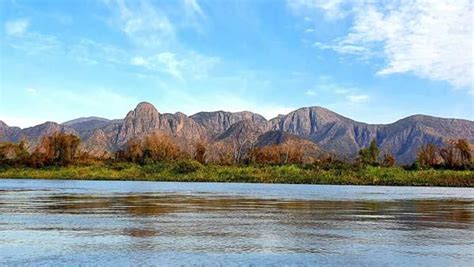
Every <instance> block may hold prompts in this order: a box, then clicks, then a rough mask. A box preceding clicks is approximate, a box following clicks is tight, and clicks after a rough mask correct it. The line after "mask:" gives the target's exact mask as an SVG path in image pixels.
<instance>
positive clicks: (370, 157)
mask: <svg viewBox="0 0 474 267" xmlns="http://www.w3.org/2000/svg"><path fill="white" fill-rule="evenodd" d="M379 153H380V150H379V148H378V146H377V142H376V141H375V139H373V140H372V141H371V142H370V145H369V147H367V148H363V149H361V150H360V151H359V158H358V159H359V161H360V162H361V163H362V164H366V165H372V166H375V165H377V159H378V157H379Z"/></svg>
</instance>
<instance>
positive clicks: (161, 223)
mask: <svg viewBox="0 0 474 267" xmlns="http://www.w3.org/2000/svg"><path fill="white" fill-rule="evenodd" d="M79 264H82V265H108V266H123V265H156V266H182V265H185V266H186V265H198V266H264V265H271V266H280V265H284V266H314V265H319V266H320V265H329V266H334V265H337V266H341V265H350V266H355V265H358V266H360V265H365V266H367V265H369V266H381V265H393V266H413V265H421V266H450V265H456V266H474V189H471V188H441V187H382V186H379V187H375V186H373V187H370V186H330V185H282V184H238V183H234V184H231V183H228V184H225V183H173V182H138V181H133V182H132V181H130V182H128V181H74V180H27V179H26V180H14V179H2V180H0V265H79Z"/></svg>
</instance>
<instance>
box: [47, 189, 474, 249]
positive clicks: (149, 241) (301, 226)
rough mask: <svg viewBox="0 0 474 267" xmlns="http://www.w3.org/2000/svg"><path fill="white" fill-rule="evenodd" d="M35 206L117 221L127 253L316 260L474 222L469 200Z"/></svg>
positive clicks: (127, 201)
mask: <svg viewBox="0 0 474 267" xmlns="http://www.w3.org/2000/svg"><path fill="white" fill-rule="evenodd" d="M39 203H44V205H43V206H41V207H40V209H42V210H43V211H44V210H46V211H47V212H50V213H66V214H68V213H70V214H78V215H81V214H94V215H104V217H105V216H107V217H108V218H110V217H109V216H113V217H115V216H116V217H117V218H118V219H120V220H121V221H120V223H118V224H114V222H113V221H112V225H110V226H109V227H107V229H108V230H107V231H110V233H114V234H119V235H124V236H128V237H130V241H129V242H127V246H128V247H129V249H130V250H146V249H159V248H162V247H164V248H168V249H170V248H173V246H180V247H187V248H189V247H192V248H193V250H194V251H196V250H199V251H220V250H225V251H234V252H237V251H242V250H244V251H247V250H248V251H251V250H271V251H279V250H281V251H289V250H291V251H300V252H301V251H304V252H310V253H319V252H321V250H324V249H326V250H337V249H341V248H342V249H344V246H347V245H348V244H350V243H354V242H362V243H363V242H391V243H397V244H403V243H407V242H418V241H419V240H425V239H426V237H429V238H434V239H437V240H442V239H443V238H446V236H447V234H446V231H443V229H453V230H456V229H461V230H463V229H470V228H472V227H473V226H472V225H473V221H474V214H473V205H474V201H463V200H401V201H348V200H337V201H334V200H282V199H259V198H248V197H238V196H237V197H229V196H216V195H199V194H196V195H180V194H167V195H159V194H150V193H143V194H134V195H121V194H117V195H105V196H104V195H98V196H97V195H96V196H91V195H67V196H58V195H56V196H51V197H48V198H45V199H41V201H39ZM84 216H88V215H84ZM375 233H376V235H374V234H375ZM433 233H437V234H433ZM458 233H460V232H458ZM380 235H382V236H380ZM170 240H179V244H177V243H176V242H177V241H176V242H170ZM230 240H233V241H232V242H230ZM234 241H235V242H234ZM216 244H217V245H216ZM222 244H224V245H225V247H222ZM323 252H324V251H323Z"/></svg>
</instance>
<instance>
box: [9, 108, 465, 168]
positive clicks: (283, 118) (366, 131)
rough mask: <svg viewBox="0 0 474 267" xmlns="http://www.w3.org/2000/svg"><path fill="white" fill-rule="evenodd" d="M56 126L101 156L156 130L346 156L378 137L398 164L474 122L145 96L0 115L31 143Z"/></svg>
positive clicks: (177, 136)
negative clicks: (37, 118)
mask: <svg viewBox="0 0 474 267" xmlns="http://www.w3.org/2000/svg"><path fill="white" fill-rule="evenodd" d="M55 132H63V133H71V134H76V135H78V136H80V137H81V139H82V140H83V145H82V148H83V149H84V150H85V151H88V152H89V153H91V154H93V155H97V156H101V155H104V153H105V154H108V155H110V154H111V153H113V152H114V151H116V150H119V149H121V148H123V147H124V146H125V145H126V143H127V142H128V140H130V139H132V138H143V137H144V136H146V135H148V134H150V133H153V132H159V133H164V134H167V135H170V136H172V137H173V140H177V142H180V144H181V145H183V146H190V145H192V144H193V143H195V142H198V141H206V142H209V143H211V145H212V144H216V145H215V146H214V147H220V148H224V147H226V146H229V145H233V146H235V145H239V146H242V148H243V149H249V148H250V147H260V146H266V145H272V144H290V145H294V146H296V145H301V144H302V145H303V146H305V147H309V148H311V150H314V151H321V153H330V154H334V155H337V156H339V157H344V158H347V159H354V158H355V157H356V156H357V153H358V151H359V150H360V149H362V148H364V147H367V146H368V145H369V143H370V141H371V140H372V139H375V140H376V141H377V144H378V145H379V147H380V148H381V150H382V151H383V152H391V153H393V154H394V156H395V158H396V160H397V162H398V163H400V164H405V163H411V162H412V161H413V160H414V159H415V158H416V152H417V150H418V149H419V147H420V146H421V145H423V144H427V143H434V144H436V145H442V144H444V143H445V142H446V141H447V140H449V139H457V138H464V139H467V140H469V141H470V142H471V143H474V122H473V121H469V120H461V119H445V118H437V117H431V116H425V115H414V116H410V117H407V118H404V119H401V120H399V121H396V122H394V123H391V124H366V123H362V122H357V121H354V120H351V119H349V118H346V117H344V116H341V115H339V114H337V113H335V112H332V111H330V110H328V109H325V108H322V107H304V108H300V109H297V110H295V111H292V112H290V113H288V114H286V115H279V116H278V117H276V118H273V119H271V120H269V121H267V120H266V119H265V118H264V117H263V116H261V115H259V114H255V113H252V112H248V111H243V112H235V113H232V112H225V111H215V112H199V113H196V114H194V115H192V116H187V115H185V114H183V113H180V112H178V113H175V114H169V113H164V114H161V113H160V112H159V111H158V110H157V109H156V108H155V107H154V106H153V105H152V104H150V103H147V102H142V103H139V104H138V105H137V107H136V108H135V109H134V110H132V111H130V112H129V113H128V114H127V115H126V116H125V118H124V119H123V120H108V119H103V118H98V117H87V118H79V119H76V120H72V121H68V122H65V123H63V124H57V123H54V122H47V123H44V124H41V125H37V126H34V127H30V128H26V129H20V128H18V127H9V126H8V125H6V124H5V123H4V122H2V121H0V141H11V142H19V141H20V140H21V139H26V140H28V142H29V144H30V147H33V146H34V145H36V144H37V143H38V141H39V140H40V138H41V137H42V136H44V135H49V134H52V133H55ZM313 148H314V149H313Z"/></svg>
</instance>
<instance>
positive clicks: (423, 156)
mask: <svg viewBox="0 0 474 267" xmlns="http://www.w3.org/2000/svg"><path fill="white" fill-rule="evenodd" d="M417 161H418V163H419V164H420V165H421V166H422V167H434V166H436V165H437V164H438V147H437V146H435V145H434V144H432V143H428V144H426V145H423V146H421V147H420V149H418V155H417Z"/></svg>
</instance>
